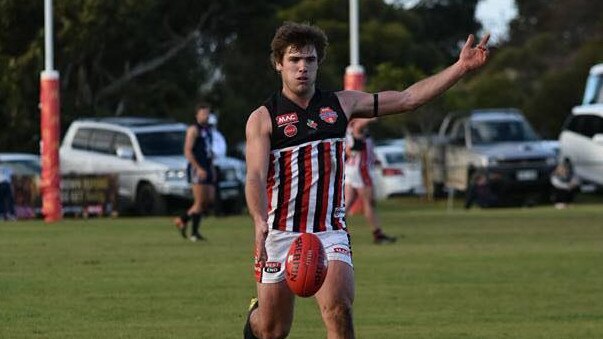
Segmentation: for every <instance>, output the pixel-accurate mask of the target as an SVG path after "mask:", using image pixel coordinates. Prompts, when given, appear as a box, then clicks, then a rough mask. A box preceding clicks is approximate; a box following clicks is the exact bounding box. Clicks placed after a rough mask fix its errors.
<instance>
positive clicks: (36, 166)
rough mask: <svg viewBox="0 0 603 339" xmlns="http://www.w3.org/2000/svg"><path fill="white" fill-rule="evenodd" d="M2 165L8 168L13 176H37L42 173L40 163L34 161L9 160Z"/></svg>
mask: <svg viewBox="0 0 603 339" xmlns="http://www.w3.org/2000/svg"><path fill="white" fill-rule="evenodd" d="M2 165H3V166H7V167H9V168H10V169H11V170H12V172H13V174H14V175H37V174H40V172H41V171H42V169H41V167H40V163H39V162H37V161H35V160H11V161H5V162H3V163H2Z"/></svg>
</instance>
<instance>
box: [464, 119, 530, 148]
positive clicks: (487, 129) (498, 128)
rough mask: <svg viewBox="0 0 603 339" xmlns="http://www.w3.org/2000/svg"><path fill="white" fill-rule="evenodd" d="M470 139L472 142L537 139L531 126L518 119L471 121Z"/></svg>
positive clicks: (484, 142)
mask: <svg viewBox="0 0 603 339" xmlns="http://www.w3.org/2000/svg"><path fill="white" fill-rule="evenodd" d="M471 139H472V140H473V143H474V144H491V143H497V142H512V141H535V140H538V137H537V136H536V133H534V131H533V130H532V128H531V127H530V126H529V125H528V124H527V123H525V122H524V121H520V120H500V121H494V120H492V121H473V122H472V123H471Z"/></svg>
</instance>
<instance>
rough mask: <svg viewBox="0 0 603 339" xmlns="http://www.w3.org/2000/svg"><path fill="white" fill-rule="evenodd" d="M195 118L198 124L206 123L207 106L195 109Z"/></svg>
mask: <svg viewBox="0 0 603 339" xmlns="http://www.w3.org/2000/svg"><path fill="white" fill-rule="evenodd" d="M195 118H196V119H197V122H198V123H199V124H200V125H206V124H207V120H208V119H209V108H200V109H199V110H198V111H197V114H196V115H195Z"/></svg>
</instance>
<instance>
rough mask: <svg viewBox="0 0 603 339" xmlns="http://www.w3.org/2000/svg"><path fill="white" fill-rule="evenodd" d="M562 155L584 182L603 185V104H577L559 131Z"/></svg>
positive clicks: (562, 158)
mask: <svg viewBox="0 0 603 339" xmlns="http://www.w3.org/2000/svg"><path fill="white" fill-rule="evenodd" d="M559 145H560V146H559V149H560V151H559V152H560V155H559V157H560V159H561V160H566V159H567V160H569V161H570V163H571V165H572V166H573V168H574V170H575V172H576V175H578V177H580V179H582V181H584V182H585V183H592V184H596V185H597V186H598V187H600V188H603V104H595V105H584V106H578V107H574V109H573V110H572V114H571V115H570V116H569V117H568V118H567V119H566V121H565V123H564V125H563V128H562V130H561V134H560V135H559Z"/></svg>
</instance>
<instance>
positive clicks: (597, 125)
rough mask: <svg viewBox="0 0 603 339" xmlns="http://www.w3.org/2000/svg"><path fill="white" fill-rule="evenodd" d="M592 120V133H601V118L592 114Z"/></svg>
mask: <svg viewBox="0 0 603 339" xmlns="http://www.w3.org/2000/svg"><path fill="white" fill-rule="evenodd" d="M593 117H594V120H593V132H594V133H593V135H594V134H601V133H603V118H601V117H599V116H596V115H595V116H593Z"/></svg>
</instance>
